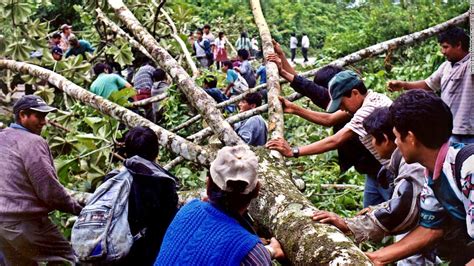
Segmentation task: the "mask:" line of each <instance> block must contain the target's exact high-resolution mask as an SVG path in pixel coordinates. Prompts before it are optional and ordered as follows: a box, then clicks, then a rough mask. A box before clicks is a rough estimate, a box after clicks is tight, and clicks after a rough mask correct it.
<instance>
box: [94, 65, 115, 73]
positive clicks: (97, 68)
mask: <svg viewBox="0 0 474 266" xmlns="http://www.w3.org/2000/svg"><path fill="white" fill-rule="evenodd" d="M93 69H94V74H96V75H97V76H98V75H100V74H102V73H104V72H105V70H106V69H107V70H108V71H109V72H110V69H111V68H110V66H109V65H107V64H105V63H97V64H95V66H94V68H93Z"/></svg>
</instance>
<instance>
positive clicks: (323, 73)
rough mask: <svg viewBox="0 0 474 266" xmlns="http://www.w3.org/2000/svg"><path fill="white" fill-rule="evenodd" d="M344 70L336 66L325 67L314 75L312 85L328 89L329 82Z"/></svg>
mask: <svg viewBox="0 0 474 266" xmlns="http://www.w3.org/2000/svg"><path fill="white" fill-rule="evenodd" d="M343 70H344V69H343V68H342V67H338V66H331V65H329V66H325V67H322V68H321V69H319V70H318V71H317V72H316V73H315V74H314V80H313V81H314V83H316V84H318V85H319V86H322V87H324V88H328V87H329V81H330V80H331V79H332V78H333V77H334V76H335V75H336V74H337V73H339V72H342V71H343Z"/></svg>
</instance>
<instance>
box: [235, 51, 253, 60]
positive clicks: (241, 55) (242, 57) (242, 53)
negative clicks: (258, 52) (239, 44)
mask: <svg viewBox="0 0 474 266" xmlns="http://www.w3.org/2000/svg"><path fill="white" fill-rule="evenodd" d="M237 56H238V57H239V59H240V61H245V60H248V59H249V56H250V54H249V51H247V50H245V49H240V50H238V51H237Z"/></svg>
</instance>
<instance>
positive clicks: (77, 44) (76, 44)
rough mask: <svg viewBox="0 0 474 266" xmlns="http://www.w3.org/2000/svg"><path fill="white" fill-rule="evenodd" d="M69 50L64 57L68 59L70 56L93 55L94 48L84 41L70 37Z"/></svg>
mask: <svg viewBox="0 0 474 266" xmlns="http://www.w3.org/2000/svg"><path fill="white" fill-rule="evenodd" d="M69 44H70V46H69V49H68V50H67V51H66V54H65V55H64V56H65V57H66V58H68V57H69V56H71V55H82V56H83V57H85V56H86V52H88V53H93V52H94V48H93V47H92V45H91V44H90V43H89V42H88V41H86V40H78V39H77V38H76V37H75V36H71V37H70V38H69Z"/></svg>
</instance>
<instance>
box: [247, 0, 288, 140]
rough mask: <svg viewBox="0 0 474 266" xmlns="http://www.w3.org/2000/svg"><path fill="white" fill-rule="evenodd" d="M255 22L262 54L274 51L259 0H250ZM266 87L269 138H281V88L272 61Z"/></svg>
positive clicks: (283, 126) (282, 127)
mask: <svg viewBox="0 0 474 266" xmlns="http://www.w3.org/2000/svg"><path fill="white" fill-rule="evenodd" d="M250 6H251V7H252V13H253V17H254V19H255V24H257V28H258V30H259V32H260V38H261V39H262V47H263V56H265V57H266V56H267V55H269V54H273V53H275V50H274V49H273V43H272V35H271V34H270V29H269V28H268V25H267V22H266V21H265V17H264V16H263V12H262V7H261V6H260V0H250ZM265 65H266V71H267V88H268V135H269V136H270V139H276V138H283V132H284V130H285V125H284V119H283V108H282V105H281V102H280V100H278V96H280V95H281V88H280V82H279V78H280V75H279V74H278V67H277V65H276V64H275V63H274V62H267V63H266V64H265Z"/></svg>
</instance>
